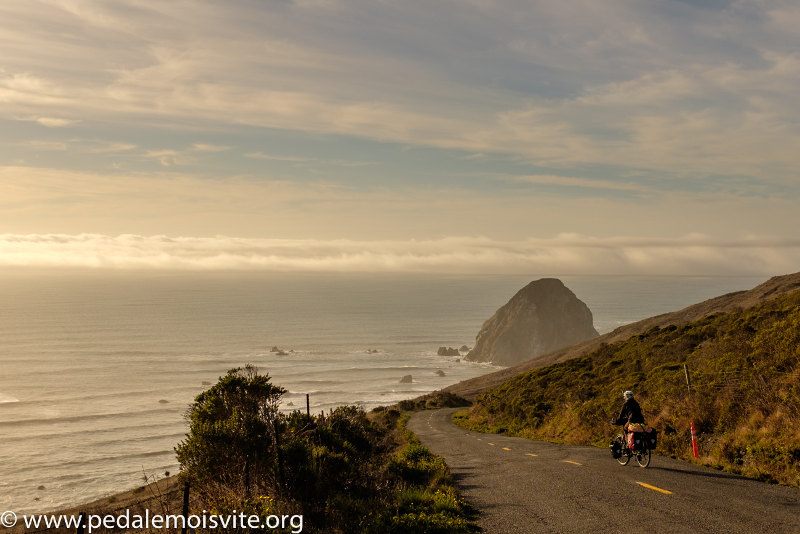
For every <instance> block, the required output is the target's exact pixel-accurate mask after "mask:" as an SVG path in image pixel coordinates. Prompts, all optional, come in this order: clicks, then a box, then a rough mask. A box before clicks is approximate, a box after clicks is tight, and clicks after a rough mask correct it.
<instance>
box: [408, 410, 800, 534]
mask: <svg viewBox="0 0 800 534" xmlns="http://www.w3.org/2000/svg"><path fill="white" fill-rule="evenodd" d="M453 412H454V410H452V409H450V410H436V411H427V412H418V413H416V414H414V415H413V416H412V417H411V420H410V421H409V423H408V428H409V429H410V430H412V431H413V432H414V433H415V434H417V436H419V438H420V440H422V443H423V444H425V446H427V447H428V448H429V449H431V450H432V451H433V452H434V453H436V454H439V455H441V456H443V457H444V458H445V459H446V460H447V464H448V465H449V466H450V470H451V472H452V473H453V475H454V477H455V479H456V481H457V483H458V485H459V487H460V488H461V490H462V492H463V495H464V497H465V498H466V499H467V500H469V501H470V502H471V503H472V504H473V505H475V506H476V507H477V508H478V509H479V510H480V511H481V514H482V515H481V519H480V522H479V524H480V525H481V527H483V529H484V532H486V533H487V534H494V533H497V534H514V533H539V532H542V533H545V532H558V533H567V532H576V533H577V532H580V533H584V532H625V533H630V532H639V533H642V532H648V533H662V532H663V533H673V532H674V533H681V534H685V533H692V532H710V533H711V532H713V533H743V534H744V533H747V534H749V533H753V532H770V533H773V532H774V533H778V532H780V533H784V532H788V533H793V534H800V490H797V489H794V488H787V487H784V486H775V485H768V484H763V483H760V482H755V481H752V480H747V479H744V478H741V477H737V476H734V475H731V474H727V473H722V472H719V471H714V470H709V469H703V468H699V467H696V466H693V465H691V464H687V463H684V462H679V461H677V460H672V459H670V458H664V457H660V456H654V457H653V460H652V463H651V464H650V467H648V468H647V469H642V468H640V467H638V466H636V464H635V461H633V460H632V461H631V463H630V464H628V465H627V466H625V467H623V466H620V465H619V464H618V463H617V462H616V461H615V460H614V459H613V458H611V454H610V453H609V452H608V451H607V450H603V449H599V448H595V447H573V446H565V445H555V444H552V443H544V442H539V441H531V440H527V439H522V438H512V437H507V436H500V435H494V434H480V433H477V432H468V431H466V430H464V429H463V428H460V427H458V426H456V425H455V424H454V423H453V422H452V421H451V415H452V413H453Z"/></svg>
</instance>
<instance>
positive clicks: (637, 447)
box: [609, 425, 657, 467]
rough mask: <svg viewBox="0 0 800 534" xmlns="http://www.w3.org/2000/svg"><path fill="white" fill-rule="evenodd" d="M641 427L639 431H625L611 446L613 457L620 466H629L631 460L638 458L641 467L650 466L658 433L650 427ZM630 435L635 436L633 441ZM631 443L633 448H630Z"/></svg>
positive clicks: (637, 461)
mask: <svg viewBox="0 0 800 534" xmlns="http://www.w3.org/2000/svg"><path fill="white" fill-rule="evenodd" d="M639 426H640V429H639V430H638V431H632V432H628V431H626V430H623V433H622V434H618V435H617V437H616V438H614V439H613V440H612V441H611V445H609V448H610V449H611V455H612V456H613V457H614V458H615V459H616V460H617V462H619V464H620V465H628V462H630V461H631V458H636V463H637V464H639V467H647V466H648V465H650V460H651V456H652V450H653V449H654V448H655V446H656V443H657V437H656V431H655V430H654V429H651V428H650V427H644V425H639ZM629 434H633V437H632V440H631V439H629V438H628V435H629ZM630 441H632V442H633V448H631V447H630V446H629V442H630Z"/></svg>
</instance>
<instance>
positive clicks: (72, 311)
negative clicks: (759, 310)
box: [0, 270, 764, 514]
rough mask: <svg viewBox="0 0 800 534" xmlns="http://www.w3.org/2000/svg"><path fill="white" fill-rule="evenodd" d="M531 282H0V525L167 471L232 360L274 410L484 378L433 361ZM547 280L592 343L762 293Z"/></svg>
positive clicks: (50, 277)
mask: <svg viewBox="0 0 800 534" xmlns="http://www.w3.org/2000/svg"><path fill="white" fill-rule="evenodd" d="M541 277H542V276H536V275H531V276H488V275H487V276H464V275H457V276H456V275H454V276H445V275H388V274H382V275H377V274H365V275H343V274H341V275H340V274H289V273H254V272H244V273H243V272H226V273H197V272H189V273H175V272H171V273H155V272H115V271H101V270H98V271H83V272H74V271H64V272H61V271H40V272H21V271H5V272H0V435H2V442H3V446H2V448H0V510H13V511H15V512H16V513H18V514H29V513H36V512H45V511H51V510H54V509H58V508H61V507H65V506H69V505H75V504H79V503H81V502H86V501H89V500H92V499H96V498H99V497H102V496H105V495H109V494H112V493H115V492H118V491H122V490H125V489H130V488H132V487H135V486H137V485H140V484H141V483H142V482H143V478H144V476H155V477H157V478H160V477H162V476H164V473H165V472H170V473H176V472H177V471H178V465H177V462H176V460H175V456H174V453H173V447H174V446H175V445H176V444H177V443H178V442H179V441H180V440H181V439H183V438H184V437H185V432H186V429H187V424H186V420H185V413H186V410H187V408H188V407H189V405H190V404H191V402H192V400H193V399H194V397H195V396H197V395H198V394H199V393H200V392H202V391H203V390H204V389H205V388H207V387H208V385H209V384H212V383H214V382H216V380H217V379H218V378H219V377H220V376H221V375H223V374H225V372H226V371H227V370H228V369H231V368H234V367H240V366H244V365H245V364H248V363H251V364H253V365H255V366H257V367H258V368H259V370H260V371H261V372H263V373H268V374H269V375H270V376H271V377H272V379H273V382H274V383H276V384H279V385H281V386H283V387H284V388H286V389H287V390H288V393H287V395H286V396H285V397H284V402H283V405H282V407H283V409H284V410H293V409H305V398H306V397H305V396H306V394H308V395H310V402H311V409H312V411H314V412H319V411H321V410H329V409H331V408H333V407H335V406H339V405H342V404H358V405H361V406H363V407H364V408H365V409H367V410H369V409H371V408H373V407H375V406H378V405H386V404H391V403H394V402H396V401H398V400H401V399H405V398H412V397H415V396H418V395H420V394H423V393H427V392H430V391H433V390H436V389H440V388H442V387H445V386H447V385H449V384H452V383H455V382H458V381H461V380H464V379H467V378H471V377H474V376H478V375H481V374H484V373H488V372H491V371H494V370H495V369H497V368H496V367H493V366H491V365H487V364H478V363H471V362H465V361H463V360H462V359H461V358H457V357H443V356H438V355H437V353H436V352H437V349H438V347H440V346H452V347H456V348H458V347H460V346H462V345H465V344H466V345H468V346H470V347H471V346H472V345H473V344H474V341H475V336H476V334H477V333H478V331H479V329H480V327H481V325H482V323H483V322H484V321H485V320H486V319H488V318H489V317H490V316H491V315H492V314H493V313H494V312H495V310H496V309H497V308H499V307H500V306H502V305H503V304H504V303H505V302H507V301H508V299H509V298H510V297H511V296H512V295H513V294H514V293H515V292H516V291H518V290H519V289H520V288H522V287H523V286H524V285H525V284H527V283H528V282H530V281H531V280H535V279H537V278H541ZM559 278H561V279H562V280H563V281H564V283H565V284H566V285H567V287H569V288H570V289H571V290H572V291H573V292H574V293H575V294H576V295H577V296H578V298H580V299H581V300H583V301H584V302H586V304H587V305H588V306H589V308H590V309H591V310H592V312H593V314H594V323H595V328H597V330H598V331H599V332H600V333H605V332H609V331H611V330H613V329H614V328H616V327H618V326H620V325H623V324H627V323H630V322H633V321H636V320H639V319H643V318H646V317H650V316H653V315H657V314H660V313H665V312H668V311H673V310H677V309H680V308H683V307H685V306H688V305H690V304H693V303H695V302H699V301H702V300H705V299H707V298H711V297H714V296H717V295H721V294H724V293H728V292H731V291H736V290H743V289H749V288H751V287H753V286H755V285H757V284H759V283H761V282H762V281H764V280H763V278H752V277H750V278H747V277H631V276H625V277H622V276H620V277H614V276H596V277H591V276H582V277H570V276H559ZM272 347H278V348H280V349H282V350H283V351H284V352H285V353H286V354H285V355H283V354H278V353H274V352H271V349H272ZM439 370H441V371H442V372H443V373H444V376H439V374H437V371H439ZM404 375H412V377H413V381H412V382H411V383H408V384H404V383H400V379H401V378H402V377H403V376H404Z"/></svg>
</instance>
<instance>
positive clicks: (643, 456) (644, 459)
mask: <svg viewBox="0 0 800 534" xmlns="http://www.w3.org/2000/svg"><path fill="white" fill-rule="evenodd" d="M636 463H637V464H639V467H647V466H648V465H650V449H645V450H643V451H636Z"/></svg>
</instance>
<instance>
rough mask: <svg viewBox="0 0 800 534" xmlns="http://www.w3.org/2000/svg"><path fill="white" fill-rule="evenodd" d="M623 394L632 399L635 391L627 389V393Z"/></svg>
mask: <svg viewBox="0 0 800 534" xmlns="http://www.w3.org/2000/svg"><path fill="white" fill-rule="evenodd" d="M622 396H623V397H625V398H626V399H632V398H633V391H626V392H625V393H623V394H622Z"/></svg>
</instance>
